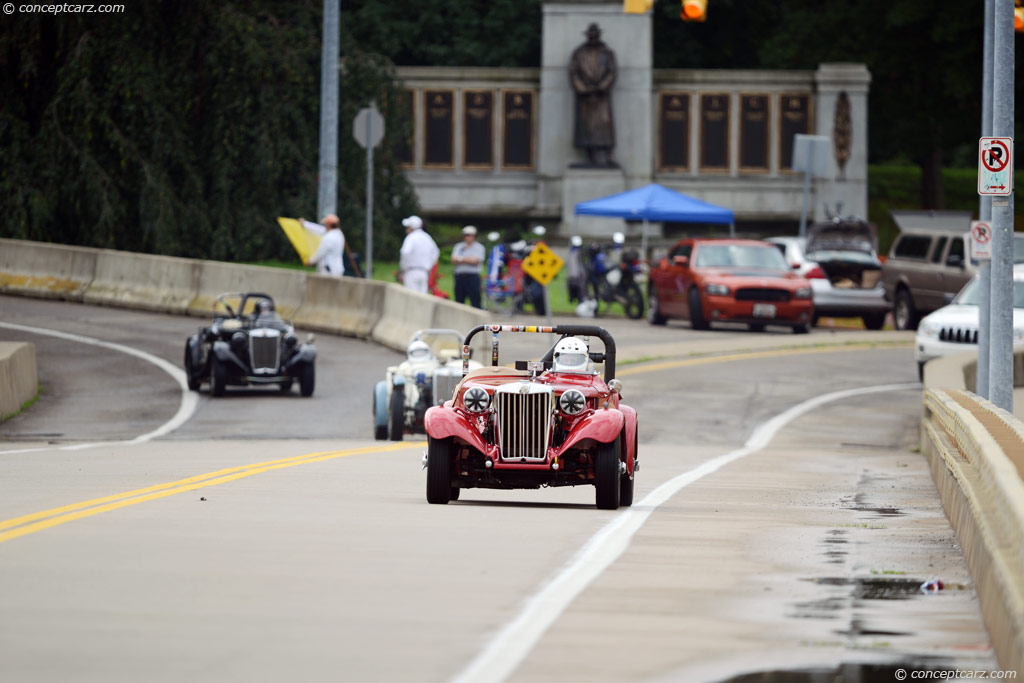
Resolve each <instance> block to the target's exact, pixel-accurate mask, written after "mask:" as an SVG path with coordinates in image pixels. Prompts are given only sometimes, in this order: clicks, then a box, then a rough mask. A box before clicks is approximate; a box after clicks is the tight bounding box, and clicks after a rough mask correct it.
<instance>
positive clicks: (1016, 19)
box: [1013, 0, 1024, 33]
mask: <svg viewBox="0 0 1024 683" xmlns="http://www.w3.org/2000/svg"><path fill="white" fill-rule="evenodd" d="M1013 30H1014V31H1016V32H1017V33H1024V7H1021V0H1016V2H1014V8H1013Z"/></svg>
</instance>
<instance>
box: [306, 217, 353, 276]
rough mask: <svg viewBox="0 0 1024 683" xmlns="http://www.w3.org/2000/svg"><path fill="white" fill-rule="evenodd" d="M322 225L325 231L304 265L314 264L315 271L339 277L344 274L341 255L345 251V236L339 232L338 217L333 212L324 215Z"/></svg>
mask: <svg viewBox="0 0 1024 683" xmlns="http://www.w3.org/2000/svg"><path fill="white" fill-rule="evenodd" d="M323 226H324V228H325V229H326V230H327V232H325V233H324V236H323V237H321V238H320V246H319V247H317V250H316V253H315V254H313V255H312V256H310V257H309V260H308V261H306V265H309V266H316V272H318V273H320V274H321V275H330V276H331V277H341V276H342V275H344V274H345V262H344V260H343V259H342V257H341V255H342V253H343V252H344V251H345V236H344V235H343V234H342V233H341V227H340V226H339V222H338V217H337V216H335V215H334V214H333V213H331V214H328V215H326V216H324V220H323Z"/></svg>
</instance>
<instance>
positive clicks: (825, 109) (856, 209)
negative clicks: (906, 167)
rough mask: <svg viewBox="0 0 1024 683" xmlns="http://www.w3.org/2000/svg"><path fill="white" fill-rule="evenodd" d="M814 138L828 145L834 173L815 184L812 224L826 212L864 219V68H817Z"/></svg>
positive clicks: (866, 77) (868, 79)
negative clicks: (826, 140)
mask: <svg viewBox="0 0 1024 683" xmlns="http://www.w3.org/2000/svg"><path fill="white" fill-rule="evenodd" d="M815 83H816V85H817V91H818V92H817V98H816V100H815V111H814V134H815V135H825V136H827V137H829V138H830V139H831V140H832V155H831V158H832V169H831V173H830V174H829V177H828V178H825V179H821V180H816V181H815V189H816V191H815V196H816V198H817V201H816V202H815V205H814V220H816V221H821V220H825V219H826V217H827V214H826V210H827V211H829V212H831V213H833V214H835V213H836V212H837V211H838V212H839V214H841V215H843V216H854V217H856V218H861V219H863V220H867V218H868V87H869V85H870V83H871V73H870V72H869V71H868V70H867V67H866V66H864V65H863V64H821V65H819V66H818V71H817V72H816V73H815Z"/></svg>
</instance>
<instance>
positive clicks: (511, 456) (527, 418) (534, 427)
mask: <svg viewBox="0 0 1024 683" xmlns="http://www.w3.org/2000/svg"><path fill="white" fill-rule="evenodd" d="M494 400H495V404H494V405H495V410H496V412H497V421H498V422H497V423H498V445H499V446H500V447H501V459H502V460H523V459H526V460H543V459H544V458H545V457H547V452H548V431H549V426H550V424H551V392H550V391H544V392H534V393H529V394H520V393H512V392H498V393H495V395H494Z"/></svg>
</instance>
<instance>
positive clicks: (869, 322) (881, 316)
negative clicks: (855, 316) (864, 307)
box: [860, 313, 885, 330]
mask: <svg viewBox="0 0 1024 683" xmlns="http://www.w3.org/2000/svg"><path fill="white" fill-rule="evenodd" d="M860 319H861V320H863V321H864V327H866V328H868V329H869V330H880V329H882V326H883V325H885V313H868V314H867V315H862V316H861V317H860Z"/></svg>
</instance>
